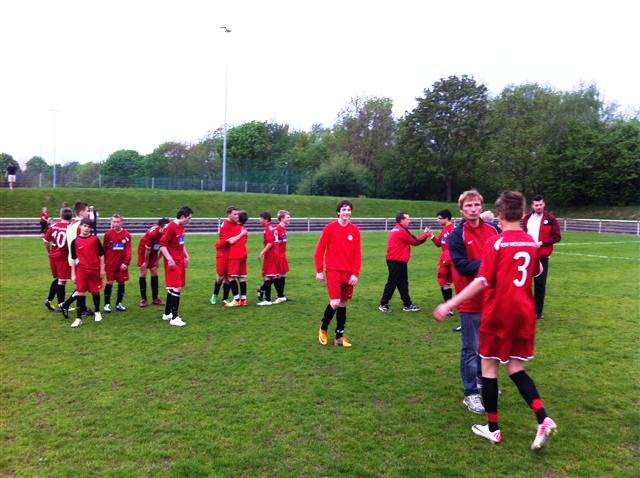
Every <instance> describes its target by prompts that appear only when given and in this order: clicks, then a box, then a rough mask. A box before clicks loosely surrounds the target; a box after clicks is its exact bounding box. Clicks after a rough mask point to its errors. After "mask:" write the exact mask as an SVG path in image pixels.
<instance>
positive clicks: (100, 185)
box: [98, 174, 102, 189]
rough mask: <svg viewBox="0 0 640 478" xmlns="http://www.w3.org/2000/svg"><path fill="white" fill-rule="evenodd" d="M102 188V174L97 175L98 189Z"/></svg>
mask: <svg viewBox="0 0 640 478" xmlns="http://www.w3.org/2000/svg"><path fill="white" fill-rule="evenodd" d="M101 188H102V174H98V189H101Z"/></svg>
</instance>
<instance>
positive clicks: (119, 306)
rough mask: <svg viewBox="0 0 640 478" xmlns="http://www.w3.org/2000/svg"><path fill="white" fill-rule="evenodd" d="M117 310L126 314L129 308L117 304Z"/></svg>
mask: <svg viewBox="0 0 640 478" xmlns="http://www.w3.org/2000/svg"><path fill="white" fill-rule="evenodd" d="M116 310H117V311H118V312H124V311H125V310H127V308H126V307H125V306H124V305H122V304H120V303H117V304H116Z"/></svg>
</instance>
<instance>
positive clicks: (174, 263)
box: [167, 259, 176, 269]
mask: <svg viewBox="0 0 640 478" xmlns="http://www.w3.org/2000/svg"><path fill="white" fill-rule="evenodd" d="M167 265H168V266H169V269H175V268H176V261H174V260H173V259H171V260H168V261H167Z"/></svg>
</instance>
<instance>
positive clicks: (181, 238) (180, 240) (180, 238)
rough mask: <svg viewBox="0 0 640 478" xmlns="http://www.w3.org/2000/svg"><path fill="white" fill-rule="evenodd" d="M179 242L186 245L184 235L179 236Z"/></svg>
mask: <svg viewBox="0 0 640 478" xmlns="http://www.w3.org/2000/svg"><path fill="white" fill-rule="evenodd" d="M178 244H180V245H181V246H184V236H180V237H179V238H178Z"/></svg>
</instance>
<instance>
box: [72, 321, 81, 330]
mask: <svg viewBox="0 0 640 478" xmlns="http://www.w3.org/2000/svg"><path fill="white" fill-rule="evenodd" d="M81 325H82V320H81V319H76V320H74V321H73V324H71V327H72V328H74V329H75V328H76V327H80V326H81Z"/></svg>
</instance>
